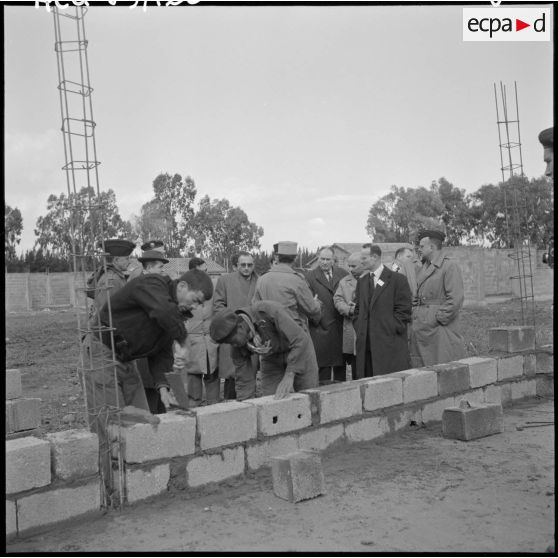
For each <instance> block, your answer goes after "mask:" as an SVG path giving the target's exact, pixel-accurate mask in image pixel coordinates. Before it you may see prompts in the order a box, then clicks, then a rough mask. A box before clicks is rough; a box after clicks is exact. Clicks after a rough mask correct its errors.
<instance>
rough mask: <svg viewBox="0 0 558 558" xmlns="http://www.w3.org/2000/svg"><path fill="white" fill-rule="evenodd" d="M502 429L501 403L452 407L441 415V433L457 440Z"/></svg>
mask: <svg viewBox="0 0 558 558" xmlns="http://www.w3.org/2000/svg"><path fill="white" fill-rule="evenodd" d="M503 431H504V414H503V412H502V406H501V405H484V406H482V407H467V408H460V407H453V408H450V409H446V410H445V411H444V414H443V415H442V434H443V435H444V436H445V437H446V438H452V439H457V440H465V441H469V440H476V439H477V438H483V437H484V436H490V435H491V434H498V433H500V432H503Z"/></svg>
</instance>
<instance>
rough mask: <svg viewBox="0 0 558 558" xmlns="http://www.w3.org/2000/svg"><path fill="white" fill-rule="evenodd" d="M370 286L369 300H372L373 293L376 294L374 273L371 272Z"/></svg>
mask: <svg viewBox="0 0 558 558" xmlns="http://www.w3.org/2000/svg"><path fill="white" fill-rule="evenodd" d="M368 277H369V281H370V287H369V288H368V302H370V301H371V300H372V295H373V294H374V274H373V273H371V274H370V275H369V276H368Z"/></svg>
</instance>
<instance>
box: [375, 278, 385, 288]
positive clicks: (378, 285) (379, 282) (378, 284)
mask: <svg viewBox="0 0 558 558" xmlns="http://www.w3.org/2000/svg"><path fill="white" fill-rule="evenodd" d="M383 286H384V282H383V281H382V280H381V279H378V282H377V283H376V287H383Z"/></svg>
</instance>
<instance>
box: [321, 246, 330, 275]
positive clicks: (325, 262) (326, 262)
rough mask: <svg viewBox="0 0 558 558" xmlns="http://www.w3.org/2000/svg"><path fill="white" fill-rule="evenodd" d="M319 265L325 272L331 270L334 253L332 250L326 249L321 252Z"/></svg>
mask: <svg viewBox="0 0 558 558" xmlns="http://www.w3.org/2000/svg"><path fill="white" fill-rule="evenodd" d="M318 265H319V266H320V269H321V270H322V271H323V272H324V273H327V272H328V271H331V268H332V267H333V253H332V251H331V250H328V249H325V250H322V251H321V252H320V257H319V258H318Z"/></svg>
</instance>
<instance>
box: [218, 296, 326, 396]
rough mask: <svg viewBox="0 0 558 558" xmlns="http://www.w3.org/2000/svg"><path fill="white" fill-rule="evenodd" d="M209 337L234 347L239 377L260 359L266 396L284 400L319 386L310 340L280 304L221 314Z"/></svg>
mask: <svg viewBox="0 0 558 558" xmlns="http://www.w3.org/2000/svg"><path fill="white" fill-rule="evenodd" d="M209 333H210V335H211V338H212V339H213V340H214V341H215V342H216V343H224V344H229V345H231V346H232V351H231V352H232V359H233V362H234V363H235V366H236V368H237V374H238V373H239V372H240V371H241V370H242V369H243V368H253V367H254V360H253V355H259V356H260V359H261V371H262V394H263V395H264V396H265V395H275V398H276V399H282V398H284V397H286V396H287V395H288V394H289V393H291V392H292V391H301V390H303V389H309V388H313V387H317V385H318V364H317V362H316V355H315V353H314V348H313V346H312V341H311V339H310V336H309V335H308V334H307V333H306V332H305V331H304V330H303V329H302V327H301V326H300V325H299V324H297V323H296V322H295V321H294V320H293V319H292V318H291V317H290V316H289V314H288V312H287V311H286V310H285V309H284V308H283V307H282V306H281V305H280V304H279V303H277V302H274V301H271V300H263V301H259V302H254V303H253V304H252V305H251V306H249V307H247V308H241V309H239V310H237V311H236V312H233V311H232V310H230V309H224V310H221V311H220V312H218V313H217V314H216V315H215V316H214V317H213V321H212V322H211V326H210V329H209ZM254 372H255V371H254Z"/></svg>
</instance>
